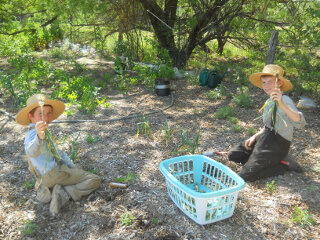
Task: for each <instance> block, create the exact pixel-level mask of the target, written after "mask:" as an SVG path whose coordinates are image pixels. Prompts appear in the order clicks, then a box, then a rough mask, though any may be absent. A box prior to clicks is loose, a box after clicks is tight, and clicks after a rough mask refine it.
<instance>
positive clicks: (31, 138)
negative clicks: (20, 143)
mask: <svg viewBox="0 0 320 240" xmlns="http://www.w3.org/2000/svg"><path fill="white" fill-rule="evenodd" d="M34 126H35V124H32V123H31V124H30V125H29V127H30V130H29V131H28V133H27V135H26V137H25V140H24V144H25V151H26V154H27V157H29V158H30V161H31V163H32V164H33V166H34V167H35V168H36V169H37V170H38V172H39V173H40V175H43V174H45V173H46V172H48V171H50V170H51V169H53V168H54V167H56V166H57V165H58V164H57V162H56V160H55V159H54V157H53V154H52V153H51V152H48V151H47V149H46V145H45V141H44V140H41V139H39V137H38V135H37V131H36V129H35V128H34ZM58 151H59V155H60V157H61V158H62V159H64V160H65V161H63V164H66V165H68V166H69V167H71V168H73V167H74V165H73V163H72V161H71V159H70V158H69V156H68V155H67V154H66V153H65V152H63V151H61V150H58Z"/></svg>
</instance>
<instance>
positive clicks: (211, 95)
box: [206, 90, 222, 101]
mask: <svg viewBox="0 0 320 240" xmlns="http://www.w3.org/2000/svg"><path fill="white" fill-rule="evenodd" d="M206 97H207V98H208V99H209V100H213V101H215V100H217V99H222V96H221V94H220V92H219V91H217V90H210V91H209V92H207V93H206Z"/></svg>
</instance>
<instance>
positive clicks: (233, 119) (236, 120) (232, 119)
mask: <svg viewBox="0 0 320 240" xmlns="http://www.w3.org/2000/svg"><path fill="white" fill-rule="evenodd" d="M228 120H229V122H231V123H233V124H237V123H238V122H239V120H238V118H236V117H229V118H228Z"/></svg>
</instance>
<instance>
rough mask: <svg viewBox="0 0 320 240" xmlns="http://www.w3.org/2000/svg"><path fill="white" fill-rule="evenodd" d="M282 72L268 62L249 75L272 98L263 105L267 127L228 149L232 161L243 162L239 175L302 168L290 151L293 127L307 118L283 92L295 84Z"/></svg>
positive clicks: (252, 178) (255, 177) (254, 176)
mask: <svg viewBox="0 0 320 240" xmlns="http://www.w3.org/2000/svg"><path fill="white" fill-rule="evenodd" d="M283 75H284V70H283V69H282V68H281V67H280V66H278V65H274V64H268V65H266V66H265V67H264V69H263V71H262V72H259V73H254V74H252V75H251V76H250V78H249V80H250V82H251V83H252V84H254V85H255V86H257V87H259V88H261V89H262V90H263V91H264V92H265V93H266V94H268V95H269V96H270V98H269V99H268V100H267V101H266V103H265V105H264V106H265V107H264V108H263V115H262V118H263V123H264V127H263V128H261V129H260V130H259V131H258V132H257V133H256V134H254V135H253V136H251V137H250V138H249V139H247V140H246V141H245V142H244V144H240V145H238V146H236V147H234V148H232V149H231V150H230V151H229V153H228V158H229V160H230V161H233V162H236V163H241V164H243V168H242V169H241V171H240V172H239V175H240V176H241V177H242V178H243V179H244V180H245V181H255V180H258V179H262V178H267V177H271V176H277V175H282V174H284V172H285V170H294V171H296V172H301V170H302V169H301V167H300V166H299V164H298V163H297V162H295V161H294V159H293V158H292V157H289V156H290V155H288V153H289V149H290V144H291V141H292V138H293V131H294V128H298V129H301V128H303V127H304V126H305V124H306V121H305V118H304V116H303V114H302V113H301V112H299V111H298V110H297V108H296V107H295V105H294V103H293V101H292V100H291V98H290V97H289V96H287V95H283V92H286V91H288V90H290V89H291V88H292V84H291V82H290V81H289V80H287V79H286V78H284V77H283Z"/></svg>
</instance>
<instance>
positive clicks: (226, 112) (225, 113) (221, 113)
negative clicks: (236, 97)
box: [214, 106, 234, 119]
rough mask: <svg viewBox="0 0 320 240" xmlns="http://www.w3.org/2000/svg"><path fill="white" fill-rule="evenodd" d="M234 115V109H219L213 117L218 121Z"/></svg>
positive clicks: (227, 107) (228, 107) (229, 107)
mask: <svg viewBox="0 0 320 240" xmlns="http://www.w3.org/2000/svg"><path fill="white" fill-rule="evenodd" d="M233 115H234V109H233V107H231V106H226V107H221V108H219V109H218V111H217V112H216V114H215V115H214V116H215V117H216V118H218V119H226V118H229V117H232V116H233Z"/></svg>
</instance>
